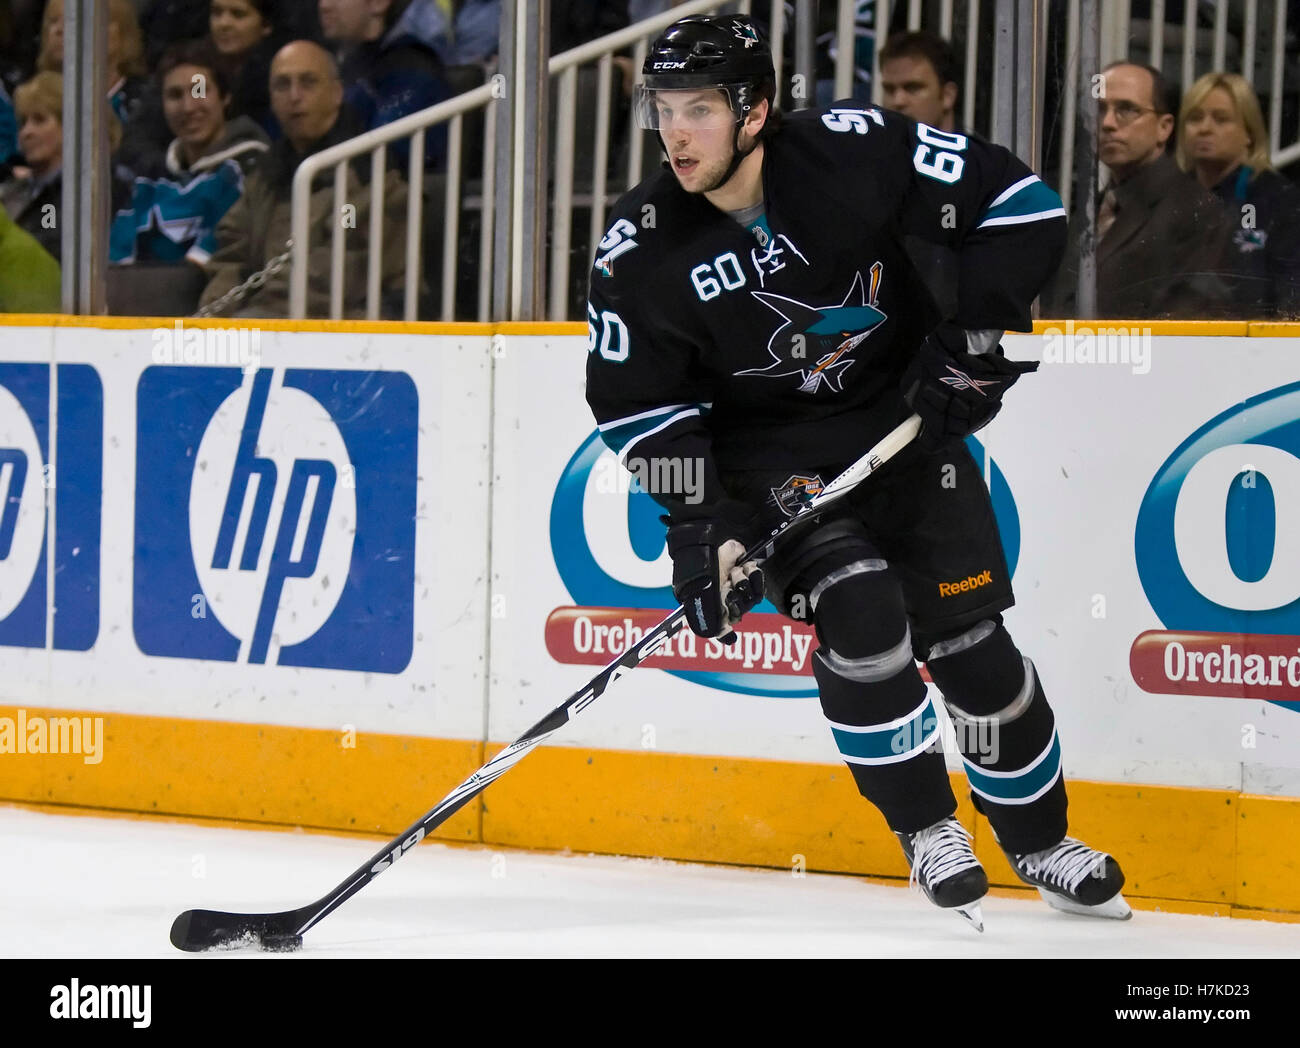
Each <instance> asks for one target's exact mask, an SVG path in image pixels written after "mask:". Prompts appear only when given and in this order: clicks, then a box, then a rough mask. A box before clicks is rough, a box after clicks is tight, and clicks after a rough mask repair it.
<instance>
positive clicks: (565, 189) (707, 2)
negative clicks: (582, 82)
mask: <svg viewBox="0 0 1300 1048" xmlns="http://www.w3.org/2000/svg"><path fill="white" fill-rule="evenodd" d="M750 3H751V0H739V3H737V4H735V5H734V6H735V7H736V8H737V9H738V10H740V11H742V12H744V13H745V14H748V13H749V10H750ZM729 6H732V5H730V4H725V3H719V2H717V0H693V2H691V3H685V4H681V5H679V6H677V7H674V8H671V9H670V10H668V11H665V12H663V13H662V14H658V15H655V16H654V17H653V18H647V19H645V20H644V21H641V22H638V23H636V24H635V25H632V26H629V27H628V28H626V29H622V30H619V31H618V32H617V33H611V34H610V35H608V36H603V37H601V38H600V39H599V40H593V41H592V42H591V43H589V44H583V45H581V46H580V47H575V48H573V49H572V50H570V51H565V52H563V53H562V54H558V55H555V56H553V57H552V58H551V60H550V62H549V63H548V66H547V69H548V72H549V73H550V75H551V77H552V78H553V79H557V80H558V81H559V84H558V87H559V94H558V97H557V104H556V124H555V156H554V164H555V166H554V168H553V170H554V173H555V175H554V178H555V181H554V186H555V189H554V197H553V199H554V209H553V212H552V220H551V259H550V282H549V292H550V298H549V309H548V313H549V316H550V319H552V320H564V319H567V316H568V303H567V298H568V288H569V262H570V257H569V256H570V254H571V251H572V240H571V235H572V227H573V205H574V201H575V182H574V159H575V153H576V151H577V150H576V128H575V125H576V120H577V107H578V68H579V66H582V65H586V64H587V63H589V62H593V61H594V62H595V63H596V68H597V80H596V119H595V126H594V128H593V135H594V139H595V141H594V146H593V152H592V172H591V186H592V190H591V193H590V198H589V199H590V208H591V215H590V221H589V222H588V241H587V243H588V246H589V248H590V251H591V252H594V251H595V248H596V245H597V244H598V243H599V242H600V239H601V237H602V236H603V235H604V232H605V214H606V209H607V208H608V206H609V204H610V203H611V200H610V197H611V196H613V197H614V198H615V199H617V197H618V196H619V195H621V193H622V191H623V190H626V189H632V188H633V187H634V186H635V185H636V184H637V183H638V182H640V181H641V178H642V173H641V172H642V167H643V164H644V162H645V136H644V135H643V134H641V133H640V132H639V131H638V130H637V128H636V127H635V126H632V127H630V128H629V131H628V150H627V167H626V179H625V184H624V185H623V187H622V188H621V189H620V190H619V191H618V192H615V193H611V192H610V188H609V147H610V121H611V111H610V95H611V94H612V91H613V67H614V56H615V53H616V52H618V51H622V50H624V49H626V48H628V47H631V48H632V49H633V50H632V69H633V71H634V74H635V77H636V79H637V80H639V79H640V70H641V66H642V65H643V64H644V63H645V56H646V52H647V51H648V50H649V46H650V41H651V40H652V39H653V38H654V37H655V36H656V35H658V34H659V33H660V32H661V31H662V30H664V29H666V28H667V27H668V26H670V25H672V24H673V23H674V22H676V21H677V20H678V19H679V18H685V17H687V16H688V15H695V14H709V13H714V12H716V11H719V10H720V9H722V8H724V7H729ZM777 6H779V4H778V5H777ZM539 206H545V205H544V203H541V202H539Z"/></svg>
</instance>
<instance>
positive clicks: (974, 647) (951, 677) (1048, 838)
mask: <svg viewBox="0 0 1300 1048" xmlns="http://www.w3.org/2000/svg"><path fill="white" fill-rule="evenodd" d="M926 666H927V667H928V669H929V671H930V679H931V680H933V681H934V683H935V685H936V686H937V687H938V688H939V690H940V691H941V692H943V697H944V701H945V703H946V704H947V707H948V712H949V713H950V714H951V715H952V718H953V728H954V729H955V731H956V735H957V743H958V747H959V749H960V750H961V754H962V762H963V763H964V764H965V767H966V778H967V781H968V782H969V783H970V788H971V793H972V797H973V800H974V802H975V807H976V809H977V810H978V811H980V812H982V813H983V814H984V815H986V816H987V817H988V820H989V823H990V824H991V825H992V827H993V832H994V833H995V834H996V835H997V838H998V842H999V843H1000V844H1001V845H1002V847H1003V848H1004V849H1005V850H1007V851H1010V852H1013V853H1015V854H1024V853H1026V852H1033V851H1039V850H1041V849H1043V848H1049V847H1051V846H1052V845H1054V844H1056V843H1057V842H1058V841H1060V840H1061V838H1063V837H1064V836H1065V832H1066V814H1065V813H1066V796H1065V779H1064V776H1063V775H1062V772H1061V744H1060V740H1059V739H1058V738H1057V733H1056V718H1055V717H1054V716H1053V714H1052V708H1051V707H1050V706H1049V705H1048V704H1047V697H1046V696H1045V695H1044V694H1043V689H1042V685H1041V684H1040V683H1039V681H1038V674H1037V672H1035V670H1034V664H1033V663H1032V662H1030V661H1029V660H1028V659H1027V658H1025V657H1024V656H1022V655H1021V654H1020V652H1019V651H1018V650H1017V648H1016V646H1015V644H1014V642H1013V641H1012V640H1011V637H1010V635H1009V634H1008V633H1007V631H1006V630H1005V629H1004V628H1003V627H1002V624H1001V623H1000V622H998V623H994V622H992V621H988V620H985V621H983V622H980V623H977V624H976V625H975V626H973V627H971V628H970V629H968V630H966V631H965V632H964V633H962V634H960V635H959V636H956V637H952V638H949V639H946V640H942V641H939V642H938V643H935V644H933V645H931V647H930V655H929V659H928V660H927V662H926Z"/></svg>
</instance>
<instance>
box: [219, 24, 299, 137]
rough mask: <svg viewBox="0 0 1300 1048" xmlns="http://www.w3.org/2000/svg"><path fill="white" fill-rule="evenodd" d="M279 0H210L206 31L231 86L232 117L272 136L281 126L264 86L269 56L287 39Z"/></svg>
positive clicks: (270, 57) (268, 72) (273, 54)
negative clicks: (241, 118) (252, 122)
mask: <svg viewBox="0 0 1300 1048" xmlns="http://www.w3.org/2000/svg"><path fill="white" fill-rule="evenodd" d="M283 28H284V27H283V25H282V19H281V17H280V9H279V3H278V0H211V4H210V6H209V8H208V32H209V37H210V39H211V41H212V46H213V47H214V48H216V51H217V54H218V56H219V60H220V62H221V64H222V66H223V70H224V73H225V76H226V79H227V81H228V82H229V83H230V89H231V107H230V115H231V116H247V117H251V118H252V119H253V120H255V121H257V123H258V124H259V125H261V127H262V129H263V130H264V131H266V132H267V134H269V135H270V136H271V137H272V138H278V137H279V133H280V129H279V127H278V126H277V124H276V122H275V117H274V115H272V113H271V95H270V89H269V87H268V86H267V85H268V81H269V80H270V77H271V59H272V58H274V57H275V52H276V51H278V50H279V49H280V47H281V46H283V45H284V44H285V43H287V42H288V38H287V36H286V34H285V32H284V31H283Z"/></svg>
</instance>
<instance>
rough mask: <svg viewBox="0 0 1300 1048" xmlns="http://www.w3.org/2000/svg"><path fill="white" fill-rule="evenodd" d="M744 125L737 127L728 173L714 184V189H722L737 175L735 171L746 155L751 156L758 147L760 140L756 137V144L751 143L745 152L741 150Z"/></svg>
mask: <svg viewBox="0 0 1300 1048" xmlns="http://www.w3.org/2000/svg"><path fill="white" fill-rule="evenodd" d="M743 126H744V124H743V123H742V124H741V125H739V126H738V127H737V128H736V137H735V139H734V141H732V143H731V163H730V164H728V165H727V171H726V174H724V175H723V176H722V181H721V182H719V183H718V184H717V185H716V186H714V187H713V188H714V189H721V188H722V187H723V186H725V185H726V184H727V183H728V182H730V181H731V179H732V176H733V175H735V173H736V172H737V171H738V170H739V169H740V165H741V164H742V163H744V160H745V157H747V156H749V154H750V153H752V152H753V151H754V150H755V149H757V148H758V140H757V139H755V140H754V144H753V145H751V146H750V147H749V148H748V149H747V150H745V151H744V152H743V153H742V152H741V151H740V130H741V127H743Z"/></svg>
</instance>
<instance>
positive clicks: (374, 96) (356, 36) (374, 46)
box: [318, 0, 451, 167]
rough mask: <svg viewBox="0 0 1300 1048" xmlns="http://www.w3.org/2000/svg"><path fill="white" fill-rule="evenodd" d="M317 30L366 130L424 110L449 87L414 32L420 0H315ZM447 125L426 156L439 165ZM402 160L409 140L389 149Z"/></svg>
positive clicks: (433, 57) (429, 49) (432, 138)
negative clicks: (333, 55) (417, 0)
mask: <svg viewBox="0 0 1300 1048" xmlns="http://www.w3.org/2000/svg"><path fill="white" fill-rule="evenodd" d="M318 10H319V13H320V24H321V32H322V33H323V34H324V35H325V39H326V40H327V41H328V42H329V43H330V44H331V45H333V46H334V47H335V48H336V57H337V58H338V61H339V68H340V70H341V71H342V77H343V101H344V103H345V104H346V105H348V106H349V107H350V108H351V109H352V111H353V112H354V113H356V115H357V116H358V117H359V119H360V121H361V125H362V127H363V128H365V129H366V130H373V129H374V128H376V127H381V126H383V125H384V124H391V123H392V122H393V121H394V120H398V119H400V118H401V117H404V116H407V115H409V114H410V113H415V112H418V111H419V110H421V109H428V108H429V107H430V106H432V105H436V104H437V103H439V102H441V101H443V100H444V99H446V98H448V97H449V96H450V94H451V92H450V91H449V90H448V88H447V82H446V80H445V79H444V78H443V75H442V62H441V61H440V60H439V58H438V55H437V52H435V51H434V50H433V48H432V47H431V46H430V45H429V44H426V43H424V42H423V41H422V40H421V39H420V38H419V36H418V35H417V34H416V27H417V25H418V19H419V16H420V15H421V13H422V12H423V11H425V5H424V4H423V3H411V2H409V0H320V4H319V8H318ZM446 152H447V146H446V128H445V127H440V128H435V129H434V130H433V133H432V135H431V136H430V137H429V140H428V142H427V144H426V153H425V161H426V164H428V165H429V166H433V167H442V166H443V165H444V163H445V160H446ZM393 155H394V159H395V161H396V162H397V163H401V164H405V163H406V160H407V157H408V156H409V155H410V144H409V142H408V141H406V140H403V141H402V142H400V143H396V144H395V148H394V150H393Z"/></svg>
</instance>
